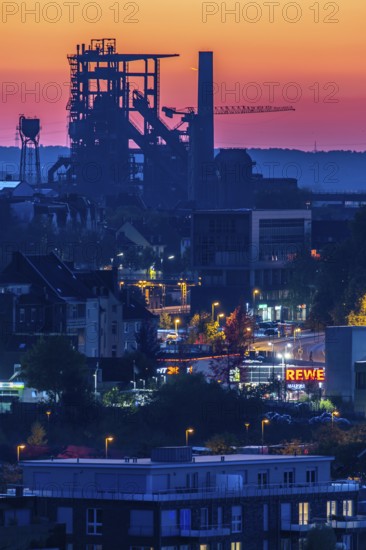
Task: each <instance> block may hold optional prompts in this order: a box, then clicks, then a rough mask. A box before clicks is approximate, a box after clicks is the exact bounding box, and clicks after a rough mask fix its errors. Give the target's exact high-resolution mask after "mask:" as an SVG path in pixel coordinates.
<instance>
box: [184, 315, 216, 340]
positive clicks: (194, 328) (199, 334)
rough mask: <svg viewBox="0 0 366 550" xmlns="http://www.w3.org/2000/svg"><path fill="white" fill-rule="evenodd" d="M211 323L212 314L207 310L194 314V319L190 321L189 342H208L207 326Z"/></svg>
mask: <svg viewBox="0 0 366 550" xmlns="http://www.w3.org/2000/svg"><path fill="white" fill-rule="evenodd" d="M210 323H211V315H210V314H209V313H207V311H201V313H196V314H195V315H193V317H192V319H191V320H190V322H189V325H188V326H189V328H190V330H189V334H188V339H187V342H188V343H189V344H195V343H197V342H199V343H200V344H207V342H208V336H207V326H208V325H209V324H210Z"/></svg>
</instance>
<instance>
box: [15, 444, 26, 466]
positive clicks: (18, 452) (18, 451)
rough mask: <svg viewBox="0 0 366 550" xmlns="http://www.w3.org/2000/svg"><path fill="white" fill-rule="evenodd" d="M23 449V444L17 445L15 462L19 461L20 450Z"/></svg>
mask: <svg viewBox="0 0 366 550" xmlns="http://www.w3.org/2000/svg"><path fill="white" fill-rule="evenodd" d="M23 449H25V445H17V462H19V458H20V451H23Z"/></svg>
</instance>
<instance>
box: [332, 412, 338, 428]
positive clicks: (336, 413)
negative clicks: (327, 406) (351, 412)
mask: <svg viewBox="0 0 366 550" xmlns="http://www.w3.org/2000/svg"><path fill="white" fill-rule="evenodd" d="M335 416H339V412H338V411H333V412H332V428H334V417H335Z"/></svg>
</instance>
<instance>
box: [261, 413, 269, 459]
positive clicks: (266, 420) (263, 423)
mask: <svg viewBox="0 0 366 550" xmlns="http://www.w3.org/2000/svg"><path fill="white" fill-rule="evenodd" d="M265 424H269V420H268V418H263V420H262V454H263V445H264V425H265Z"/></svg>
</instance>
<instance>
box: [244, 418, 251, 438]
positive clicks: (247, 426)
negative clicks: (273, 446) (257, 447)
mask: <svg viewBox="0 0 366 550" xmlns="http://www.w3.org/2000/svg"><path fill="white" fill-rule="evenodd" d="M244 426H245V433H246V440H247V443H248V437H249V426H250V424H249V422H245V424H244Z"/></svg>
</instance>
